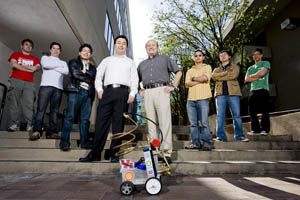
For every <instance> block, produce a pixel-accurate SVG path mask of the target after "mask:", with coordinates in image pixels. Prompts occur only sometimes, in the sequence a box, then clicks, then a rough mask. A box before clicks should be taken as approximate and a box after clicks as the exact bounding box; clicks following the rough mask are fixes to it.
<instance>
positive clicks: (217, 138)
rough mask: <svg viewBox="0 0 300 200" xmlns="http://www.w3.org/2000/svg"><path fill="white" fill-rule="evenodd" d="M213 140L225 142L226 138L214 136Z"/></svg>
mask: <svg viewBox="0 0 300 200" xmlns="http://www.w3.org/2000/svg"><path fill="white" fill-rule="evenodd" d="M213 141H216V142H227V139H224V140H222V139H221V138H219V137H216V138H214V139H213Z"/></svg>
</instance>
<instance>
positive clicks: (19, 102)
mask: <svg viewBox="0 0 300 200" xmlns="http://www.w3.org/2000/svg"><path fill="white" fill-rule="evenodd" d="M8 81H9V83H10V86H9V89H8V93H7V101H6V104H7V106H8V114H9V118H10V122H9V126H11V125H14V124H15V125H17V126H18V127H20V122H21V116H23V117H24V120H25V122H26V123H27V125H32V119H33V110H34V99H35V87H34V83H32V82H28V81H23V80H20V79H16V78H11V79H9V80H8Z"/></svg>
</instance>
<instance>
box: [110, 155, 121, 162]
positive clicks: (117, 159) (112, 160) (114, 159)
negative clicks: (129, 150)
mask: <svg viewBox="0 0 300 200" xmlns="http://www.w3.org/2000/svg"><path fill="white" fill-rule="evenodd" d="M110 162H111V163H118V162H119V157H116V156H113V157H111V160H110Z"/></svg>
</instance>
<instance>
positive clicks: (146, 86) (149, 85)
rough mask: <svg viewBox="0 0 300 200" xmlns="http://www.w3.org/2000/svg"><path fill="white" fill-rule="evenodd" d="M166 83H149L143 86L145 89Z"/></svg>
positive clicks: (165, 84)
mask: <svg viewBox="0 0 300 200" xmlns="http://www.w3.org/2000/svg"><path fill="white" fill-rule="evenodd" d="M167 85H168V83H149V84H147V85H145V86H144V88H145V89H151V88H157V87H162V86H167Z"/></svg>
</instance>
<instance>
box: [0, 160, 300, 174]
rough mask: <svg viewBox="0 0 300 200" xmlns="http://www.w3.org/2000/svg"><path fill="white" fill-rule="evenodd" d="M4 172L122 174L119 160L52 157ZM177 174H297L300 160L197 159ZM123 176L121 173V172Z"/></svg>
mask: <svg viewBox="0 0 300 200" xmlns="http://www.w3.org/2000/svg"><path fill="white" fill-rule="evenodd" d="M0 173H1V174H26V173H33V174H36V173H40V174H76V175H116V174H120V164H118V163H110V162H105V161H101V162H93V163H79V162H72V161H71V162H68V161H62V162H52V161H42V162H41V161H36V162H32V161H26V160H22V161H0ZM171 173H172V174H174V175H177V174H178V175H205V174H252V175H266V174H295V175H300V161H276V162H265V161H255V162H245V161H235V162H232V161H226V160H225V161H214V162H211V161H198V162H176V161H175V162H173V163H172V164H171ZM120 177H121V174H120Z"/></svg>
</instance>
